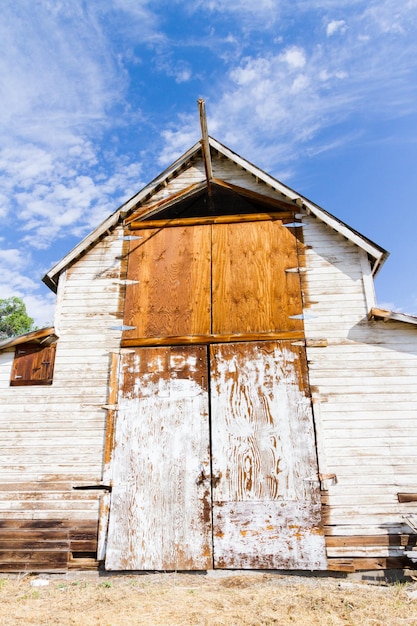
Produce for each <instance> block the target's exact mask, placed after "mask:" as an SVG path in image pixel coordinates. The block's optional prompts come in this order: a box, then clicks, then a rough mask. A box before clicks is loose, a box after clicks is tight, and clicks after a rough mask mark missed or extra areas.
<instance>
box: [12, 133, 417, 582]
mask: <svg viewBox="0 0 417 626" xmlns="http://www.w3.org/2000/svg"><path fill="white" fill-rule="evenodd" d="M386 256H387V253H386V251H385V250H383V249H382V248H381V247H379V246H378V245H376V244H375V243H373V242H372V241H370V240H369V239H367V238H366V237H364V236H362V235H361V234H359V233H358V232H356V231H355V230H353V229H351V228H350V227H349V226H347V225H346V224H344V223H342V222H340V221H339V220H338V219H337V218H335V217H334V216H333V215H331V214H330V213H328V212H327V211H325V210H323V209H321V208H320V207H318V206H317V205H316V204H314V203H313V202H311V201H309V200H308V199H307V198H304V197H303V196H301V195H300V194H298V193H297V192H295V191H294V190H292V189H290V188H288V187H287V186H285V185H284V184H282V183H281V182H279V181H277V180H276V179H274V178H272V177H271V176H269V175H268V174H266V173H265V172H263V171H262V170H260V169H259V168H257V167H255V166H254V165H252V164H251V163H249V162H248V161H246V160H245V159H243V158H241V157H240V156H238V155H237V154H235V153H233V152H232V151H231V150H230V149H228V148H227V147H225V146H223V145H222V144H221V143H219V142H218V141H216V140H215V139H213V138H211V137H210V138H208V137H205V138H203V141H202V142H199V143H197V144H196V145H195V146H193V147H192V148H190V150H188V151H187V152H186V153H185V154H184V155H183V156H182V157H180V158H179V159H178V160H177V161H176V162H175V163H173V164H172V165H171V166H170V167H169V168H168V169H167V170H165V171H164V172H163V173H162V174H161V175H160V176H158V177H157V178H156V179H155V180H154V181H152V182H151V183H149V185H147V186H146V187H145V188H144V189H142V190H141V191H140V192H139V193H137V194H136V195H135V196H134V197H133V198H131V199H130V200H129V201H128V202H126V203H125V204H124V205H123V206H122V207H120V208H119V209H118V210H117V211H116V212H115V213H114V214H112V215H111V216H110V217H109V218H108V219H107V220H106V221H105V222H104V223H103V224H101V225H100V226H99V227H98V228H97V229H96V230H95V231H94V232H92V233H91V234H90V235H89V236H88V237H86V238H85V239H84V240H83V241H82V242H81V243H80V244H79V245H77V246H76V247H75V248H74V249H73V250H72V251H71V252H70V253H69V254H68V255H66V256H65V257H64V258H63V259H62V260H61V261H60V262H59V263H58V264H56V265H55V267H53V268H52V269H51V270H50V271H49V272H48V273H47V274H46V276H45V277H44V281H45V283H46V284H47V285H48V286H49V287H50V288H51V289H52V290H53V291H55V292H56V294H57V302H56V312H55V319H54V326H53V327H51V328H47V329H42V330H39V331H35V332H33V333H29V334H27V335H24V336H21V337H17V338H14V339H10V340H6V341H3V342H2V343H1V344H0V407H1V408H0V428H1V435H2V436H1V439H0V470H1V477H2V480H1V482H0V571H41V570H47V571H66V570H67V569H69V568H77V569H82V568H97V567H99V566H101V567H102V568H105V569H107V570H113V571H115V570H117V571H118V570H134V571H141V570H207V569H213V568H214V569H216V568H217V569H218V568H220V569H221V568H226V569H273V570H313V571H315V570H322V571H323V570H324V571H344V572H353V571H360V570H375V569H390V568H404V567H412V566H413V560H412V559H411V558H410V557H412V556H413V555H412V553H411V552H412V548H413V546H414V545H415V537H416V534H415V531H414V530H413V525H414V521H413V519H414V518H413V515H414V514H415V513H416V507H417V480H416V476H417V455H416V444H417V318H416V317H413V316H410V315H404V314H399V313H393V312H389V311H385V310H381V309H379V308H377V305H376V301H375V295H374V288H373V277H374V275H375V274H376V272H377V271H378V270H379V269H380V267H381V265H382V263H383V262H384V260H385V258H386ZM410 553H411V554H410Z"/></svg>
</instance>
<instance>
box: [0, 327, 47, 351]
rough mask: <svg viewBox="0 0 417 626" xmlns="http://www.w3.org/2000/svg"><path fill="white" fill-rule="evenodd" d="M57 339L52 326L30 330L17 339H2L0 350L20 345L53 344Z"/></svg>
mask: <svg viewBox="0 0 417 626" xmlns="http://www.w3.org/2000/svg"><path fill="white" fill-rule="evenodd" d="M57 339H58V335H57V334H56V333H55V328H54V327H53V326H48V327H47V328H40V329H38V330H32V331H30V332H29V333H24V334H23V335H18V336H17V337H9V338H7V339H4V340H3V341H0V350H5V349H6V348H12V347H14V346H17V345H19V344H21V343H42V344H50V343H54V342H55V341H56V340H57Z"/></svg>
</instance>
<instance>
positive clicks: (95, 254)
mask: <svg viewBox="0 0 417 626" xmlns="http://www.w3.org/2000/svg"><path fill="white" fill-rule="evenodd" d="M122 245H123V243H122V240H121V235H120V233H118V232H115V233H113V234H112V235H110V236H108V237H107V238H106V239H105V240H103V241H101V242H100V243H98V244H97V245H96V246H95V248H94V249H92V250H91V251H90V252H88V253H87V254H86V255H85V256H84V257H83V258H82V260H81V261H80V262H79V263H76V264H75V265H73V266H72V267H71V268H69V269H68V270H67V272H66V276H63V277H62V279H61V281H60V284H59V291H58V298H57V309H56V317H55V327H56V331H57V334H58V335H59V341H58V343H57V348H56V360H55V371H54V378H53V384H52V385H50V386H36V385H35V386H28V387H26V386H18V387H10V375H11V371H12V364H13V356H14V350H13V351H5V352H3V353H0V407H1V408H0V434H1V436H0V475H1V482H0V571H1V570H3V571H4V570H13V571H16V570H32V571H33V570H41V569H48V570H53V569H55V570H61V569H66V568H67V567H68V566H71V565H74V566H77V565H79V566H83V565H84V566H87V565H88V564H89V563H91V562H92V560H93V558H94V555H95V552H96V546H97V523H98V509H99V501H100V498H101V493H102V492H100V491H78V490H74V489H73V487H75V486H82V485H92V484H97V483H100V481H101V478H102V459H103V444H104V432H105V422H106V414H107V411H106V409H105V408H103V407H104V405H105V404H106V402H107V395H108V378H109V362H110V352H111V351H112V350H118V348H119V345H120V336H121V332H120V331H117V330H112V329H111V327H112V326H117V325H119V326H120V324H121V323H122V307H123V301H122V296H123V293H122V291H123V288H122V286H121V283H120V280H119V276H120V271H121V270H120V268H121V263H120V259H119V256H120V254H121V252H122Z"/></svg>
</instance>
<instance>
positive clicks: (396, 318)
mask: <svg viewBox="0 0 417 626" xmlns="http://www.w3.org/2000/svg"><path fill="white" fill-rule="evenodd" d="M368 319H370V320H383V321H384V322H403V323H404V324H413V325H414V326H417V316H416V315H408V314H407V313H399V312H398V311H387V310H386V309H378V308H377V307H373V308H372V309H371V310H370V312H369V315H368Z"/></svg>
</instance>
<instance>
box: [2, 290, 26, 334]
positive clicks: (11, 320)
mask: <svg viewBox="0 0 417 626" xmlns="http://www.w3.org/2000/svg"><path fill="white" fill-rule="evenodd" d="M31 330H34V328H33V319H32V318H31V317H29V315H28V314H27V312H26V305H25V303H24V302H23V300H21V299H20V298H18V297H17V296H12V297H11V298H6V299H4V300H1V299H0V339H7V338H8V337H16V336H17V335H23V334H24V333H27V332H29V331H31Z"/></svg>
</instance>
